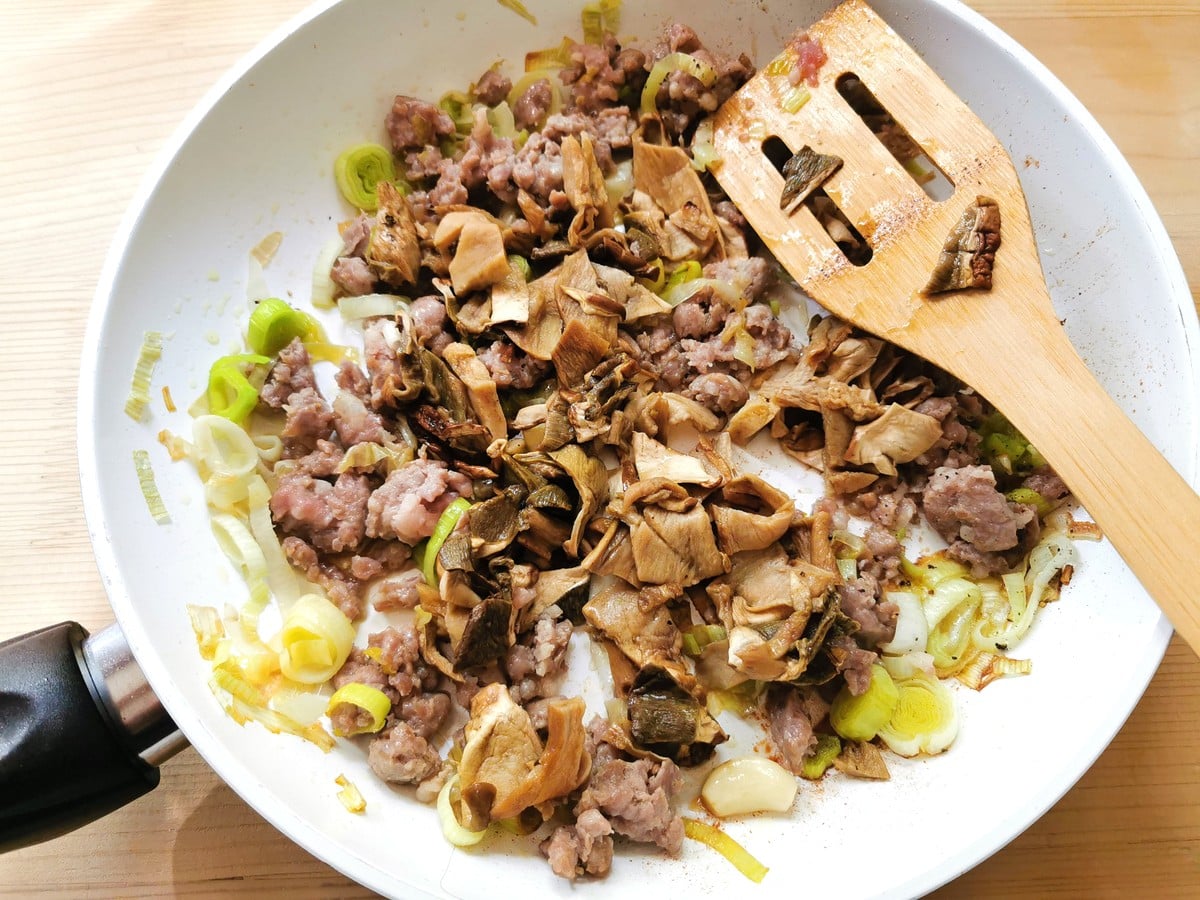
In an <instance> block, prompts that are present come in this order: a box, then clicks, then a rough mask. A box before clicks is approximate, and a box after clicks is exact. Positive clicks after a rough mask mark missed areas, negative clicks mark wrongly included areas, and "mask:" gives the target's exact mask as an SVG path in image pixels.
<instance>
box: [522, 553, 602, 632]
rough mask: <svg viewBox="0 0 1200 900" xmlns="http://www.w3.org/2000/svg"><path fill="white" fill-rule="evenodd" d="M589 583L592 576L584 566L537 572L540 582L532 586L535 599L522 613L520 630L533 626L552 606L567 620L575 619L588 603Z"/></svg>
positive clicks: (530, 587)
mask: <svg viewBox="0 0 1200 900" xmlns="http://www.w3.org/2000/svg"><path fill="white" fill-rule="evenodd" d="M590 583H591V573H590V572H589V571H588V570H587V569H585V568H584V567H583V566H573V567H571V568H569V569H551V570H549V571H546V572H540V573H538V576H537V580H536V581H534V582H533V584H532V585H530V586H529V591H530V593H531V594H532V595H533V596H532V600H531V601H530V603H529V605H528V606H526V607H525V608H524V609H522V610H521V627H520V630H522V631H524V630H525V629H526V628H528V627H530V626H532V625H533V623H534V622H536V621H537V620H538V618H539V617H540V616H541V615H542V614H543V613H544V612H546V610H548V609H549V608H550V607H552V606H557V607H558V608H559V609H561V610H562V612H563V615H564V616H566V617H567V618H569V619H576V617H577V616H578V615H579V611H580V610H581V609H582V608H583V605H584V603H585V602H587V594H588V585H589V584H590Z"/></svg>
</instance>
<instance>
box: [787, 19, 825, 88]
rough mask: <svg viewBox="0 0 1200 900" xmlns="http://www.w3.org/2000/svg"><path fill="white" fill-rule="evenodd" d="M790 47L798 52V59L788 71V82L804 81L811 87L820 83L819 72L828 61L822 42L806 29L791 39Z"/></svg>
mask: <svg viewBox="0 0 1200 900" xmlns="http://www.w3.org/2000/svg"><path fill="white" fill-rule="evenodd" d="M788 47H789V48H790V49H791V50H792V51H794V52H795V54H796V61H795V62H794V63H793V64H792V68H791V70H790V71H789V72H788V83H789V84H792V85H797V84H799V83H800V82H802V81H803V82H806V83H807V84H808V86H809V87H816V86H817V84H818V83H819V79H818V73H819V72H820V71H821V66H823V65H825V63H826V62H827V61H828V57H827V56H826V55H825V48H824V47H822V46H821V42H820V41H818V40H817V39H816V38H810V37H809V36H808V32H807V31H804V32H801V33H800V34H798V35H796V37H794V38H793V39H792V40H791V41H789V42H788Z"/></svg>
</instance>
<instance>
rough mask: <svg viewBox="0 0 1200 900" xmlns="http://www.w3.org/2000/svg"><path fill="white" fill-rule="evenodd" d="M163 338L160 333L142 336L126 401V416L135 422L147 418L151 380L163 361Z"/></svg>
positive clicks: (151, 332)
mask: <svg viewBox="0 0 1200 900" xmlns="http://www.w3.org/2000/svg"><path fill="white" fill-rule="evenodd" d="M162 348H163V336H162V333H161V332H158V331H147V332H145V333H144V334H143V335H142V346H141V348H140V349H139V350H138V358H137V363H136V364H135V365H134V368H133V378H132V380H131V381H130V385H129V396H128V397H127V398H126V400H125V414H126V415H128V416H129V418H131V419H133V421H135V422H141V421H142V420H143V419H145V418H146V407H147V405H148V404H149V403H150V379H151V377H152V376H153V375H154V367H155V366H156V365H157V364H158V361H159V360H160V359H162Z"/></svg>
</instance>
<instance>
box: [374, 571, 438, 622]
mask: <svg viewBox="0 0 1200 900" xmlns="http://www.w3.org/2000/svg"><path fill="white" fill-rule="evenodd" d="M424 580H425V576H424V575H422V574H421V572H420V570H419V569H409V570H408V571H406V572H401V573H400V574H399V575H397V576H396V577H394V578H388V579H386V580H384V581H382V582H380V585H379V587H378V588H377V589H376V590H375V596H374V598H373V600H372V603H373V605H374V606H375V608H376V609H377V610H379V611H380V612H392V611H395V610H401V609H414V608H415V607H416V606H417V604H418V603H420V602H421V595H420V594H419V593H418V592H417V585H419V584H421V583H422V582H423V581H424Z"/></svg>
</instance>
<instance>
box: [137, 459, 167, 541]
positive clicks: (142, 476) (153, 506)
mask: <svg viewBox="0 0 1200 900" xmlns="http://www.w3.org/2000/svg"><path fill="white" fill-rule="evenodd" d="M133 468H134V471H135V472H137V479H138V487H139V488H140V489H141V491H142V497H144V498H145V500H146V507H147V508H148V509H149V510H150V515H151V516H152V517H153V518H154V521H155V522H157V523H158V524H159V525H166V524H167V523H168V522H170V521H171V515H170V513H168V512H167V505H166V504H165V503H163V498H162V494H160V493H159V492H158V484H157V483H156V482H155V481H154V469H153V467H152V466H151V465H150V454H149V452H147V451H146V450H134V451H133Z"/></svg>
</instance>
